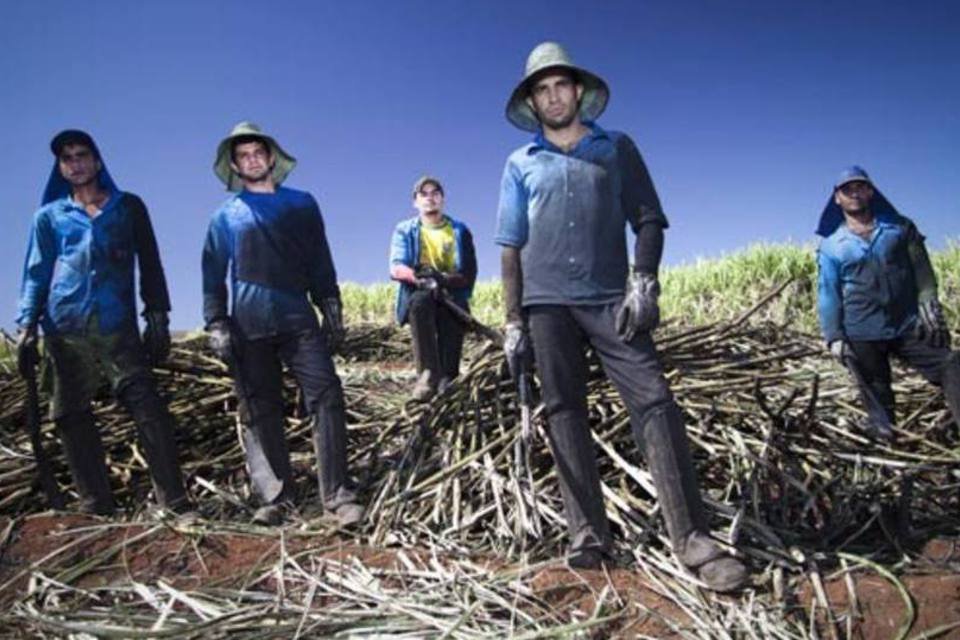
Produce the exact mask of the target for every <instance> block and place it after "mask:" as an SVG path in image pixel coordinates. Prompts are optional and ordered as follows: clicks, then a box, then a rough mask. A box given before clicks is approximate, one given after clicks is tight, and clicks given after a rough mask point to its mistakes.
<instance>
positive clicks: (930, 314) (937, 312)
mask: <svg viewBox="0 0 960 640" xmlns="http://www.w3.org/2000/svg"><path fill="white" fill-rule="evenodd" d="M919 312H920V313H919V315H918V317H917V338H918V339H919V340H922V341H924V342H926V343H927V344H928V345H930V346H931V347H934V348H935V349H943V348H949V347H950V328H949V327H948V326H947V318H946V316H945V315H944V314H943V307H942V306H940V301H939V300H937V299H936V298H930V299H928V300H925V301H924V302H921V303H920V307H919Z"/></svg>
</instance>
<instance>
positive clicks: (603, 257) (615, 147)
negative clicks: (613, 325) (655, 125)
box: [494, 123, 668, 307]
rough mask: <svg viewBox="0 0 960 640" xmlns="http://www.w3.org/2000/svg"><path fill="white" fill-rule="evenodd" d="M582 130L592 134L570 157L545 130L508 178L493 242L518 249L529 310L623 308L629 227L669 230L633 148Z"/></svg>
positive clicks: (621, 137) (517, 154)
mask: <svg viewBox="0 0 960 640" xmlns="http://www.w3.org/2000/svg"><path fill="white" fill-rule="evenodd" d="M585 124H587V126H588V127H589V129H590V132H589V133H588V134H587V135H585V136H584V137H583V138H582V139H581V140H580V141H579V142H578V143H577V145H576V146H575V147H574V148H573V149H572V150H571V151H570V152H569V153H564V152H563V151H562V150H561V149H559V148H558V147H556V146H555V145H553V144H552V143H551V142H549V141H548V140H547V139H546V137H545V136H544V135H543V132H542V130H541V131H540V132H539V133H538V134H537V135H536V137H535V138H534V141H533V142H532V143H530V144H527V145H524V146H522V147H520V148H519V149H517V150H516V151H514V152H513V153H512V154H511V155H510V157H509V158H508V159H507V164H506V167H504V170H503V179H502V181H501V185H500V205H499V209H498V212H497V231H496V235H495V237H494V241H495V242H496V243H497V244H499V245H501V246H505V247H517V248H520V262H521V267H522V269H523V306H525V307H526V306H530V305H535V304H561V305H580V304H606V303H610V302H615V301H617V300H619V299H620V298H621V297H622V296H623V293H624V288H625V285H626V280H627V270H628V267H629V262H628V260H627V246H626V225H627V223H630V226H631V227H633V229H634V231H637V230H639V229H640V226H641V225H642V224H645V223H648V222H649V223H655V224H659V225H661V226H662V227H664V228H666V227H667V226H668V224H667V218H666V216H664V214H663V210H662V208H661V206H660V199H659V198H658V197H657V192H656V190H655V189H654V187H653V181H652V180H651V179H650V174H649V173H648V171H647V168H646V165H644V162H643V159H642V158H641V156H640V152H639V151H638V150H637V147H636V145H634V143H633V141H632V140H631V139H630V138H629V137H628V136H627V135H626V134H623V133H619V132H616V131H604V130H603V129H601V128H600V127H599V126H597V125H596V124H594V123H585Z"/></svg>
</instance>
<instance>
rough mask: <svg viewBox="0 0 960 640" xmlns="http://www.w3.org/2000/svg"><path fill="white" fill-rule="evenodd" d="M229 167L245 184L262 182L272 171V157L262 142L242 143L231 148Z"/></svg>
mask: <svg viewBox="0 0 960 640" xmlns="http://www.w3.org/2000/svg"><path fill="white" fill-rule="evenodd" d="M230 166H231V167H233V170H234V171H235V172H236V173H237V175H239V176H240V179H241V180H243V181H244V182H245V183H258V182H264V181H265V180H266V179H267V178H269V177H270V173H271V172H272V171H273V155H272V154H271V153H270V149H269V148H268V147H267V145H266V143H264V142H261V141H259V140H258V141H253V142H242V143H240V144H238V145H237V146H235V147H234V148H233V162H231V163H230Z"/></svg>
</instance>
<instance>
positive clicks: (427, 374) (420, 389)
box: [410, 369, 437, 402]
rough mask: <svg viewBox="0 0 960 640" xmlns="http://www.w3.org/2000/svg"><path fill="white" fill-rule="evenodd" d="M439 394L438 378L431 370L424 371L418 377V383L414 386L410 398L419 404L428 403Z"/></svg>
mask: <svg viewBox="0 0 960 640" xmlns="http://www.w3.org/2000/svg"><path fill="white" fill-rule="evenodd" d="M436 393H437V382H436V376H435V375H434V373H433V371H431V370H430V369H424V370H423V371H421V372H420V375H419V376H417V382H416V384H414V385H413V391H412V392H410V397H411V398H413V399H414V400H416V401H418V402H426V401H427V400H429V399H430V398H432V397H433V396H434V395H436Z"/></svg>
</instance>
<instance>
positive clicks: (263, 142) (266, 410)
mask: <svg viewBox="0 0 960 640" xmlns="http://www.w3.org/2000/svg"><path fill="white" fill-rule="evenodd" d="M295 165H296V161H295V160H294V158H293V157H292V156H290V154H288V153H287V152H286V151H284V150H283V148H281V147H280V145H279V144H277V142H276V140H275V139H274V138H273V137H271V136H269V135H267V134H265V133H263V131H261V129H260V128H259V127H258V126H257V125H255V124H253V123H250V122H241V123H239V124H237V125H236V126H235V127H234V128H233V130H232V131H231V133H230V135H228V136H227V137H226V138H224V139H223V141H222V142H221V143H220V145H219V147H218V148H217V157H216V162H215V163H214V172H215V173H216V175H217V177H219V178H220V180H222V181H223V183H224V184H225V185H226V187H227V189H228V190H229V191H232V192H234V193H233V194H232V195H231V196H230V197H229V198H228V199H227V201H226V202H224V203H223V205H221V206H220V208H219V209H217V211H216V212H215V213H214V214H213V217H212V219H211V220H210V227H209V230H208V232H207V239H206V244H205V246H204V248H203V315H204V320H205V321H206V329H207V332H208V333H209V338H210V346H211V348H212V349H213V351H214V352H215V353H216V354H217V355H218V356H219V357H220V358H221V359H223V360H224V362H226V363H227V364H228V365H229V366H230V368H231V371H232V372H233V376H234V379H235V383H236V384H235V388H236V390H237V394H238V396H240V397H241V400H242V403H243V405H244V406H245V408H246V413H247V418H248V420H247V421H246V424H245V425H244V428H243V430H242V433H243V440H244V449H245V453H246V462H247V469H248V471H249V474H250V479H251V482H252V485H253V489H254V493H255V494H256V496H257V498H258V499H259V500H260V503H261V506H260V507H259V508H258V509H257V511H256V512H255V514H254V518H253V519H254V521H255V522H257V523H259V524H266V525H274V524H280V523H281V522H282V521H283V520H284V519H285V518H286V517H287V516H288V515H291V513H292V509H294V500H295V497H296V495H295V490H294V486H293V475H292V471H291V467H290V452H289V449H288V446H287V439H286V433H285V431H286V430H285V426H286V418H285V414H284V399H283V378H282V365H283V364H285V365H286V366H287V367H288V368H289V369H290V371H291V372H292V373H293V375H294V376H295V378H296V379H297V382H298V384H299V386H300V389H301V392H302V393H303V397H304V402H305V405H306V408H307V410H308V412H309V414H310V420H311V428H312V433H313V443H314V448H315V451H316V456H317V479H318V484H319V489H320V498H321V501H322V505H323V508H324V510H325V512H327V515H332V516H333V517H334V518H335V519H336V520H337V521H338V522H339V523H340V524H342V525H350V524H354V523H356V522H358V521H359V520H360V519H361V518H362V516H363V507H362V506H360V504H358V502H357V496H356V493H355V492H354V489H353V487H352V485H351V483H350V480H349V478H348V476H347V428H346V408H345V404H344V397H343V388H342V385H341V382H340V378H339V377H338V376H337V372H336V368H335V366H334V363H333V357H332V356H333V353H334V352H335V351H336V349H337V347H338V346H339V344H340V343H341V342H342V340H343V338H344V335H345V331H344V325H343V307H342V304H341V299H340V288H339V287H338V285H337V273H336V270H335V269H334V264H333V258H332V256H331V253H330V246H329V244H328V243H327V236H326V231H325V230H324V223H323V218H322V216H321V214H320V209H319V207H318V206H317V202H316V200H314V198H313V196H312V195H310V194H309V193H307V192H305V191H298V190H295V189H290V188H288V187H284V186H281V185H282V184H283V182H284V180H285V179H286V178H287V175H288V174H289V173H290V171H292V170H293V168H294V166H295ZM228 281H229V283H230V287H229V294H228V288H227V282H228ZM311 302H312V303H313V304H311ZM228 303H229V307H228ZM313 305H316V306H317V307H319V309H320V312H321V313H322V314H323V326H322V327H321V325H320V323H319V322H318V320H317V313H316V311H315V308H314V306H313ZM228 309H229V310H228Z"/></svg>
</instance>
